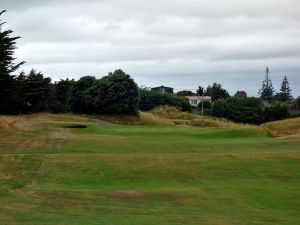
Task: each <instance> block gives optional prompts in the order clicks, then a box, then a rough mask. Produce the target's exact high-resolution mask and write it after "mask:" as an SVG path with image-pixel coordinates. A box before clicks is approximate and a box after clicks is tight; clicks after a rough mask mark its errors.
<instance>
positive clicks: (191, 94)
mask: <svg viewBox="0 0 300 225" xmlns="http://www.w3.org/2000/svg"><path fill="white" fill-rule="evenodd" d="M176 95H178V96H193V95H195V93H194V92H192V91H188V90H183V91H178V92H177V93H176Z"/></svg>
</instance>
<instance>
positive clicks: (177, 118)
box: [151, 106, 250, 128]
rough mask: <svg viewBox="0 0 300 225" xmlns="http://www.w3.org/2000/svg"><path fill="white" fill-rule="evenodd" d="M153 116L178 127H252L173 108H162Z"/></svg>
mask: <svg viewBox="0 0 300 225" xmlns="http://www.w3.org/2000/svg"><path fill="white" fill-rule="evenodd" d="M151 113H152V114H154V115H156V116H159V117H161V118H165V119H169V120H171V121H172V122H173V123H175V124H177V125H187V126H194V127H231V128H238V127H249V126H250V125H244V124H239V123H234V122H232V121H229V120H226V119H220V118H214V117H208V116H200V115H196V114H192V113H188V112H181V111H180V110H178V109H177V108H176V107H172V106H160V107H157V108H155V109H153V110H152V111H151Z"/></svg>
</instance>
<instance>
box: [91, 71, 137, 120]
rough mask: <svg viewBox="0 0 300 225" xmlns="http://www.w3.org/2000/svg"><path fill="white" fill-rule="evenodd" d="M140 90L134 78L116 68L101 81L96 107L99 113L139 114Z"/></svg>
mask: <svg viewBox="0 0 300 225" xmlns="http://www.w3.org/2000/svg"><path fill="white" fill-rule="evenodd" d="M138 100H139V90H138V86H137V84H136V83H135V82H134V80H133V79H132V78H130V76H129V75H128V74H126V73H124V72H123V71H122V70H116V71H115V72H114V73H110V74H109V75H108V76H105V77H103V78H102V79H100V81H99V89H98V95H97V97H96V100H95V108H96V111H97V112H98V113H108V114H128V115H136V114H138Z"/></svg>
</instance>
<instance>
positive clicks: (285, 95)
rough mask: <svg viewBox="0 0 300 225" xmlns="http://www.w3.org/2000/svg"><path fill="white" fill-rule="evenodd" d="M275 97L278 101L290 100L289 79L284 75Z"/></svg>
mask: <svg viewBox="0 0 300 225" xmlns="http://www.w3.org/2000/svg"><path fill="white" fill-rule="evenodd" d="M276 98H277V99H278V100H279V101H290V100H292V98H293V96H292V90H291V88H290V85H289V81H288V79H287V77H286V76H284V78H283V81H282V83H281V88H280V92H279V93H278V94H277V95H276Z"/></svg>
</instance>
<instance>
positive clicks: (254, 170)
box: [0, 114, 300, 225]
mask: <svg viewBox="0 0 300 225" xmlns="http://www.w3.org/2000/svg"><path fill="white" fill-rule="evenodd" d="M156 115H157V114H156ZM6 121H10V122H9V125H8V126H6V125H5V126H3V127H4V129H0V224H104V225H105V224H107V225H111V224H113V225H114V224H122V225H123V224H125V225H132V224H139V225H140V224H141V225H160V224H169V225H171V224H172V225H173V224H178V225H179V224H187V225H189V224H201V225H202V224H203V225H225V224H226V225H227V224H228V225H235V224H237V225H260V224H264V225H271V224H272V225H274V224H282V225H294V224H300V214H299V211H300V192H299V190H300V148H299V146H300V138H298V136H295V135H292V136H284V137H280V138H273V137H271V136H270V133H269V132H268V130H267V129H266V127H265V126H261V127H255V126H244V125H241V126H236V127H228V126H227V127H225V128H216V127H206V128H196V127H185V126H183V127H178V126H174V125H137V124H135V125H116V124H111V125H101V124H96V123H93V122H92V120H91V119H90V118H88V117H80V116H76V115H49V116H48V115H47V114H42V115H41V114H40V115H36V116H28V117H21V118H19V117H16V118H14V119H11V117H10V119H9V120H8V119H6ZM281 123H283V122H281ZM294 123H295V122H294ZM2 124H7V122H3V121H2ZM76 124H85V125H87V128H84V129H73V128H72V129H71V128H66V127H67V126H70V125H76ZM266 126H269V125H266ZM297 126H298V127H299V124H298V125H297ZM277 127H278V126H277ZM272 128H273V129H275V128H276V127H274V126H273V127H272ZM295 130H297V129H296V128H295ZM288 134H290V133H288ZM292 134H294V133H292ZM281 136H282V135H281Z"/></svg>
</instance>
